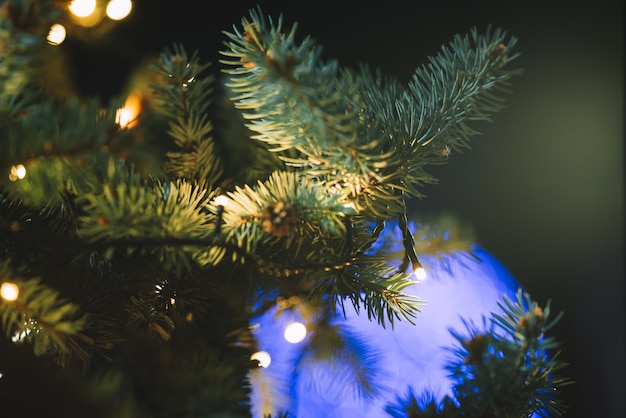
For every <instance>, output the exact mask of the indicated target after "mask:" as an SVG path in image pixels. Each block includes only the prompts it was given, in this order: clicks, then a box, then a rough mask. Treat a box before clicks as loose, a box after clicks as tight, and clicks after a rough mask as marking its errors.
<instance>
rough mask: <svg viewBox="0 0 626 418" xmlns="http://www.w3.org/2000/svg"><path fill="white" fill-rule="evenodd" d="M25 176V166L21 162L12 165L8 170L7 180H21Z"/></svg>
mask: <svg viewBox="0 0 626 418" xmlns="http://www.w3.org/2000/svg"><path fill="white" fill-rule="evenodd" d="M24 177H26V167H24V165H23V164H18V165H14V166H12V167H11V171H10V172H9V180H11V181H16V180H22V179H23V178H24Z"/></svg>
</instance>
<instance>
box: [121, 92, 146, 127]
mask: <svg viewBox="0 0 626 418" xmlns="http://www.w3.org/2000/svg"><path fill="white" fill-rule="evenodd" d="M140 114H141V97H140V95H139V94H137V93H133V94H131V95H130V96H128V98H127V99H126V102H125V103H124V107H122V108H121V109H118V110H117V113H116V114H115V123H117V124H118V125H120V127H121V128H132V127H133V126H135V125H137V118H138V116H139V115H140Z"/></svg>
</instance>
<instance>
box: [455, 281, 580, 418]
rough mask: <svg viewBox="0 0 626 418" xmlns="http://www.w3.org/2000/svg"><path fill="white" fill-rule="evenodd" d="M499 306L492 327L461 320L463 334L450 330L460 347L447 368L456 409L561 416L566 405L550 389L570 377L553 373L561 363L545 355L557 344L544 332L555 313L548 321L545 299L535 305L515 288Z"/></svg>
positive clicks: (566, 381) (562, 384)
mask: <svg viewBox="0 0 626 418" xmlns="http://www.w3.org/2000/svg"><path fill="white" fill-rule="evenodd" d="M500 307H501V309H502V315H500V314H497V313H494V314H493V315H492V324H493V325H494V326H495V327H497V329H493V328H492V329H490V330H487V331H481V330H479V329H477V328H476V327H475V326H474V325H472V324H467V328H468V331H469V336H468V337H465V336H462V335H461V334H460V333H458V332H456V331H453V335H454V336H455V338H456V339H457V340H458V341H459V343H460V347H459V348H457V349H456V350H455V351H454V353H455V357H456V359H455V360H454V361H452V362H451V363H450V364H449V365H448V366H447V368H448V370H449V371H450V373H451V377H452V378H453V379H454V380H455V385H454V393H455V396H456V398H457V401H458V402H459V404H460V408H461V409H462V410H464V411H473V413H475V414H478V415H480V414H484V413H488V414H492V415H496V416H498V415H502V414H505V411H507V412H506V414H508V415H510V414H512V413H513V414H516V415H517V416H529V415H532V414H533V413H537V414H539V415H540V416H562V415H563V414H564V413H565V411H566V406H565V405H564V404H563V402H562V401H561V400H559V399H558V398H557V397H556V391H557V390H558V389H560V388H561V387H563V386H565V385H568V384H571V383H572V381H571V380H569V379H567V378H562V377H560V376H558V373H559V372H560V371H561V370H562V369H563V368H564V367H566V365H567V364H566V363H563V362H561V361H560V359H558V353H556V354H555V355H553V354H551V351H552V350H554V349H556V348H558V347H559V344H558V343H557V342H556V341H555V340H554V339H553V338H551V337H547V336H544V332H545V331H546V330H547V329H548V328H550V327H551V326H553V325H554V323H555V321H557V320H558V317H557V318H556V319H555V320H554V321H552V322H548V317H549V313H550V310H549V303H548V304H547V305H546V307H545V309H541V308H540V307H539V305H538V304H537V303H536V302H535V301H533V300H532V299H531V298H530V296H529V295H528V294H527V293H523V292H522V291H521V290H520V291H518V293H517V298H516V300H515V301H509V300H508V299H507V298H505V299H504V303H503V304H501V305H500Z"/></svg>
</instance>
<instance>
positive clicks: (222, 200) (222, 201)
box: [213, 194, 228, 207]
mask: <svg viewBox="0 0 626 418" xmlns="http://www.w3.org/2000/svg"><path fill="white" fill-rule="evenodd" d="M213 202H214V203H215V206H224V207H225V206H228V198H227V197H226V196H224V195H223V194H221V195H219V196H217V197H216V198H215V200H214V201H213Z"/></svg>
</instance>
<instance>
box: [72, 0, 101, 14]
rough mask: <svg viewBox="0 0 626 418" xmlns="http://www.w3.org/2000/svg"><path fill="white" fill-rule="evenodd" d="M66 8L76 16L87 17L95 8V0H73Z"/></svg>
mask: <svg viewBox="0 0 626 418" xmlns="http://www.w3.org/2000/svg"><path fill="white" fill-rule="evenodd" d="M67 8H68V9H69V10H70V12H72V14H73V15H74V16H76V17H87V16H89V15H90V14H92V13H93V12H94V11H95V10H96V0H73V1H72V2H70V4H69V6H67Z"/></svg>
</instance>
